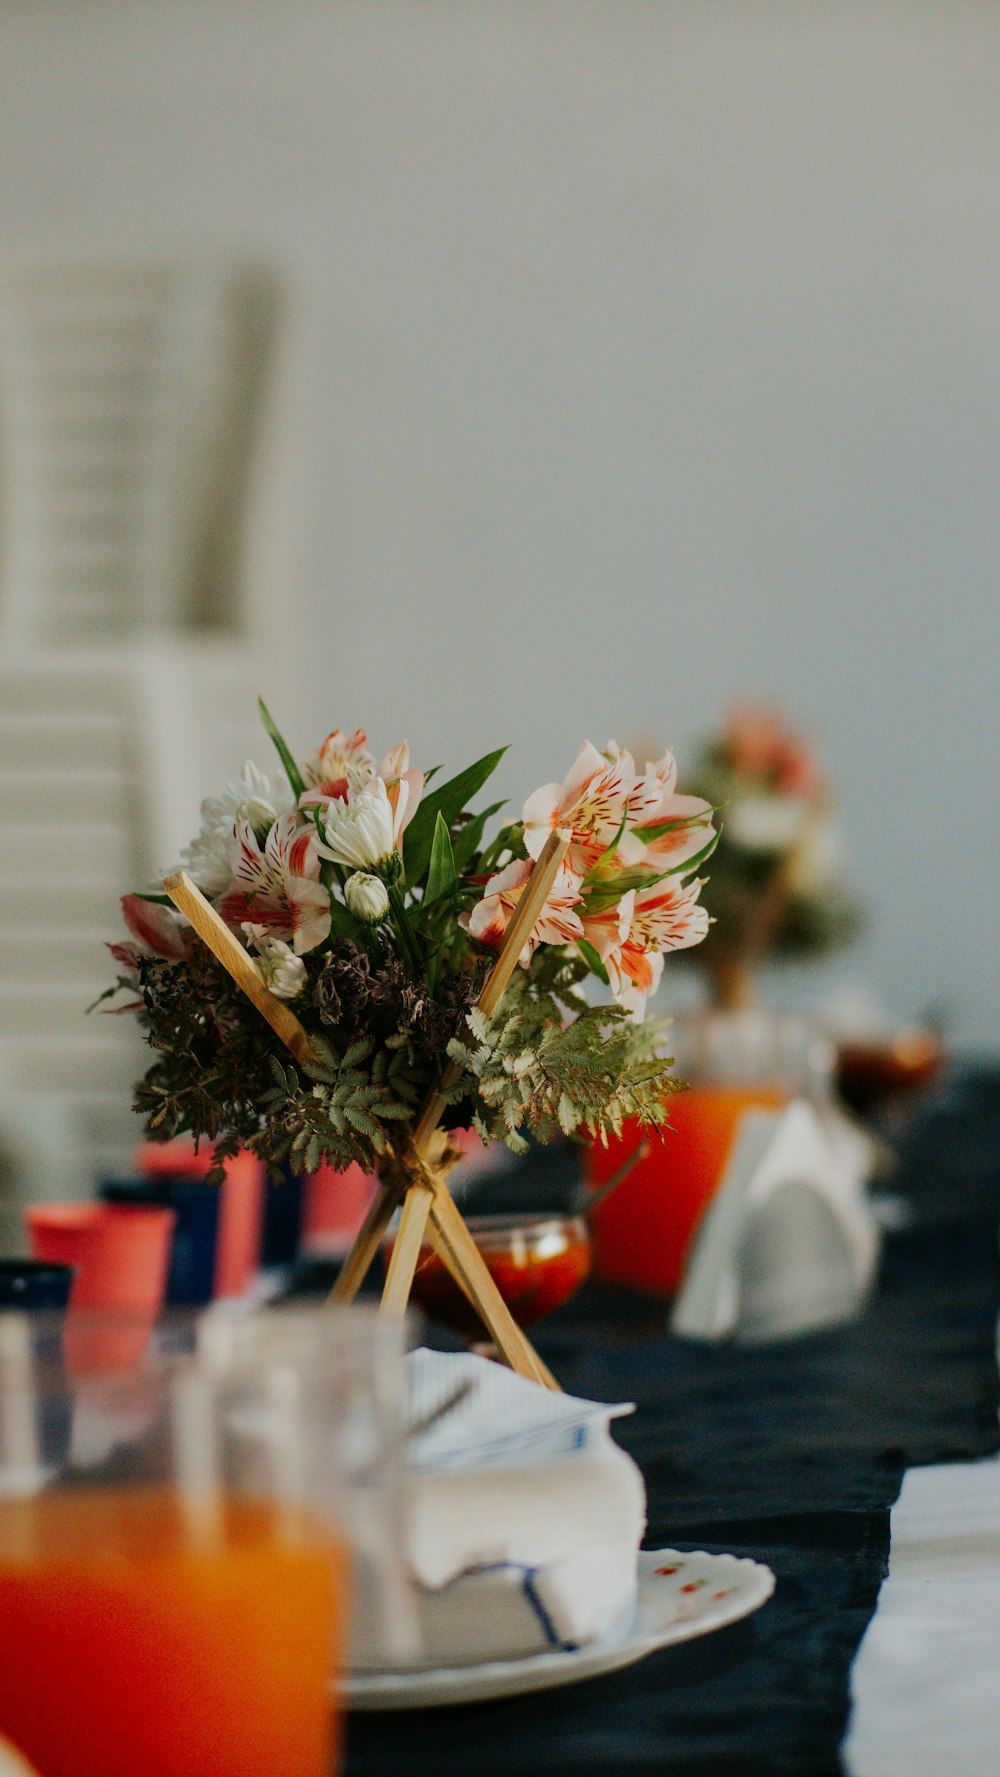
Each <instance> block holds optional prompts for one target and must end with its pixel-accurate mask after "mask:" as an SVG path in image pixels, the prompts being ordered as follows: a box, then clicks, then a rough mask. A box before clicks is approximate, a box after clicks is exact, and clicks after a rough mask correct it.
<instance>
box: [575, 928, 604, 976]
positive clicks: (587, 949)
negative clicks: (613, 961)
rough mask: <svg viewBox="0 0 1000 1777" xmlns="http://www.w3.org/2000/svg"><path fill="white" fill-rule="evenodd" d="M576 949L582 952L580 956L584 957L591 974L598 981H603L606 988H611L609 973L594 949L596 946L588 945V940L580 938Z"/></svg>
mask: <svg viewBox="0 0 1000 1777" xmlns="http://www.w3.org/2000/svg"><path fill="white" fill-rule="evenodd" d="M576 947H577V950H578V951H579V952H580V955H581V956H582V957H583V960H584V962H585V963H586V965H587V967H588V969H590V970H591V972H592V973H593V974H594V975H596V976H597V979H598V981H603V982H604V985H605V987H610V986H611V981H610V978H609V976H608V971H607V969H606V968H605V967H604V964H603V963H602V961H601V959H600V957H599V956H598V954H597V951H596V950H595V949H594V946H593V945H592V944H590V943H588V941H587V939H586V938H578V939H577V941H576Z"/></svg>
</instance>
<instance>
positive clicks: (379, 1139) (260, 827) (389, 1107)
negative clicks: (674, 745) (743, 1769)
mask: <svg viewBox="0 0 1000 1777" xmlns="http://www.w3.org/2000/svg"><path fill="white" fill-rule="evenodd" d="M261 712H262V716H263V719H264V723H265V727H266V728H267V730H268V732H269V734H270V736H271V738H272V740H273V741H274V743H275V746H276V749H277V753H278V757H279V761H280V769H278V770H276V771H274V772H273V773H272V772H265V771H262V770H260V769H258V767H257V766H255V765H252V764H248V765H247V766H246V767H245V769H244V771H243V774H242V776H241V778H240V779H239V781H238V782H236V783H231V784H229V785H227V787H226V788H225V790H224V791H223V793H222V794H221V796H218V797H216V798H212V799H209V800H208V801H206V802H204V803H203V804H202V825H201V830H200V832H199V833H198V834H197V836H196V837H195V839H194V840H193V841H192V843H191V844H190V845H189V846H188V847H187V849H186V851H185V853H184V854H183V856H184V868H185V870H186V872H187V874H188V876H189V877H190V879H191V880H192V881H193V882H194V883H195V884H196V885H197V887H198V888H199V889H200V890H201V892H202V894H203V895H204V896H205V897H206V898H207V899H208V900H209V901H210V902H211V904H212V905H213V906H214V908H215V909H216V911H217V912H218V914H219V915H220V917H221V918H222V920H223V921H224V922H225V924H226V925H227V926H228V928H229V929H230V931H231V932H232V933H233V935H234V936H235V937H236V938H237V940H238V941H239V942H240V944H241V945H242V946H243V947H244V948H245V950H246V952H247V955H248V956H249V957H250V958H251V959H252V961H253V964H254V966H255V968H256V969H257V970H258V971H259V974H260V977H261V979H262V980H263V982H264V983H265V985H266V986H267V987H268V988H269V989H270V991H271V993H272V994H273V995H275V996H276V997H277V998H279V999H281V1000H283V1001H286V1002H288V1003H289V1004H290V1006H291V1007H292V1009H293V1010H294V1012H295V1014H296V1016H297V1018H298V1019H299V1020H300V1022H301V1024H302V1025H303V1026H304V1027H305V1030H306V1031H307V1033H308V1036H309V1039H310V1047H311V1052H312V1061H311V1062H310V1064H309V1065H308V1066H306V1067H303V1066H299V1065H297V1064H296V1063H295V1062H293V1061H292V1059H291V1057H290V1056H289V1054H288V1052H287V1050H286V1049H285V1048H284V1047H283V1046H282V1044H281V1042H280V1041H279V1039H278V1038H277V1037H276V1036H275V1034H274V1032H273V1031H272V1030H271V1028H270V1026H269V1025H268V1024H267V1023H265V1021H264V1020H263V1018H261V1016H260V1015H259V1013H258V1012H257V1010H256V1009H255V1008H254V1007H253V1006H252V1004H251V1003H250V1001H249V1000H248V999H247V998H246V996H245V995H244V993H243V992H242V991H241V989H240V988H239V987H238V986H237V985H236V983H235V981H234V980H233V979H232V978H231V977H230V975H229V974H228V973H227V972H226V970H225V969H224V968H223V967H222V966H221V964H220V963H219V962H218V961H217V960H216V957H215V956H214V954H213V953H212V951H211V950H210V949H208V948H207V947H206V945H205V944H203V943H202V942H201V940H200V939H199V938H198V937H197V935H196V934H195V932H194V931H193V929H192V927H191V926H190V925H189V924H188V923H187V922H186V920H185V919H184V918H183V917H182V916H180V915H179V914H178V913H177V912H176V911H175V910H174V908H173V907H172V906H171V904H170V901H169V898H168V897H167V896H166V895H165V894H163V893H161V892H159V891H156V890H154V891H151V892H149V893H146V894H130V895H126V896H125V897H124V899H123V902H122V908H123V913H124V918H125V922H126V924H127V926H128V929H129V939H128V941H126V942H122V943H116V944H113V945H112V946H111V947H110V948H111V950H112V953H113V955H114V957H115V959H116V961H117V962H118V965H119V969H120V974H119V977H118V981H117V983H116V986H115V987H114V988H111V989H109V991H108V994H107V995H106V996H104V997H105V998H110V997H112V996H113V995H116V994H118V992H119V991H120V990H125V991H126V992H127V993H128V994H129V998H128V1000H127V1002H126V1003H125V1004H120V1005H117V1006H116V1007H115V1008H114V1009H115V1010H121V1011H126V1012H127V1011H133V1012H135V1013H136V1014H137V1015H138V1018H139V1020H140V1022H141V1024H142V1025H143V1027H144V1029H145V1032H146V1035H147V1037H148V1040H149V1042H150V1044H151V1045H152V1048H153V1050H154V1052H155V1058H154V1060H153V1064H152V1066H151V1067H150V1069H149V1071H148V1073H147V1074H146V1076H145V1078H144V1079H143V1080H142V1081H141V1082H140V1084H139V1085H138V1087H137V1090H136V1108H137V1109H138V1110H139V1111H140V1112H141V1113H142V1114H144V1116H145V1117H146V1119H147V1126H148V1128H149V1131H150V1133H151V1134H152V1135H153V1136H155V1137H158V1138H162V1139H164V1140H167V1139H169V1138H171V1137H173V1136H176V1135H178V1134H181V1133H185V1132H186V1133H189V1134H191V1135H193V1136H194V1137H195V1138H196V1140H201V1139H207V1140H210V1141H212V1142H214V1143H215V1144H216V1152H217V1154H218V1156H219V1157H220V1159H221V1157H222V1156H223V1155H225V1154H226V1153H227V1152H231V1151H232V1150H233V1149H234V1148H235V1147H236V1146H237V1145H243V1146H246V1147H248V1148H250V1149H252V1150H254V1151H255V1152H257V1153H259V1154H260V1155H261V1156H262V1157H263V1158H264V1159H265V1160H266V1161H268V1162H269V1163H270V1164H271V1165H272V1166H278V1165H280V1164H281V1163H282V1162H288V1163H289V1164H290V1165H291V1166H292V1168H293V1169H294V1170H297V1171H302V1170H305V1171H312V1170H314V1169H315V1168H316V1167H317V1166H318V1165H319V1164H320V1163H321V1162H322V1161H326V1162H328V1163H329V1164H330V1165H331V1166H333V1167H334V1168H337V1169H340V1168H343V1167H345V1166H347V1165H349V1164H350V1163H351V1162H352V1161H357V1162H359V1163H360V1164H361V1165H362V1166H363V1167H365V1168H366V1169H369V1170H371V1169H377V1168H378V1166H379V1164H380V1162H381V1161H382V1160H383V1159H384V1158H385V1156H387V1155H391V1154H393V1153H397V1154H398V1153H399V1152H401V1151H402V1150H403V1149H404V1148H405V1145H406V1141H407V1137H408V1133H409V1130H410V1128H411V1127H412V1124H413V1122H414V1120H415V1118H416V1116H417V1113H418V1111H419V1109H420V1106H421V1104H422V1103H423V1101H424V1099H425V1097H426V1095H427V1094H428V1092H429V1091H431V1090H432V1089H436V1088H441V1089H442V1090H443V1091H444V1096H445V1099H446V1103H447V1113H446V1118H445V1121H446V1124H447V1125H448V1126H450V1127H453V1128H457V1127H461V1126H472V1127H473V1128H475V1129H476V1130H477V1131H478V1133H479V1135H480V1136H481V1137H482V1139H483V1140H484V1141H491V1140H496V1139H500V1140H503V1141H505V1142H507V1143H508V1145H509V1146H511V1147H512V1148H514V1149H515V1150H516V1151H521V1150H522V1149H523V1148H524V1146H525V1141H526V1137H527V1136H533V1137H534V1138H536V1139H537V1140H540V1141H543V1142H544V1141H549V1140H551V1139H553V1138H554V1137H555V1136H556V1134H557V1133H559V1132H560V1131H561V1132H563V1133H564V1134H566V1135H568V1136H573V1137H578V1138H590V1139H598V1140H600V1139H606V1137H607V1136H608V1134H609V1133H611V1132H614V1131H617V1130H619V1129H620V1128H621V1126H622V1124H623V1122H624V1121H625V1119H626V1118H634V1119H638V1121H639V1122H640V1123H642V1124H644V1125H646V1126H650V1127H652V1126H656V1125H660V1124H663V1123H665V1121H666V1119H667V1096H668V1094H669V1092H670V1090H671V1089H672V1088H673V1086H674V1085H675V1082H674V1080H673V1078H672V1076H671V1074H670V1062H669V1059H668V1058H666V1056H665V1055H664V1053H663V1049H664V1044H663V1032H662V1027H661V1026H660V1025H658V1024H657V1023H655V1022H653V1021H651V1020H646V1019H645V1017H644V1012H645V1005H646V999H647V997H648V995H649V994H650V993H652V992H653V991H654V990H655V988H656V986H657V985H658V983H659V979H660V975H661V972H662V969H663V959H664V956H665V954H666V953H667V952H668V951H670V950H675V949H681V948H684V947H686V946H689V945H692V944H697V943H698V942H700V940H701V939H703V938H704V936H705V934H706V932H707V930H708V923H709V921H708V915H707V913H706V911H705V908H704V906H703V905H702V904H701V903H700V900H699V894H700V890H701V888H702V882H701V880H700V879H699V878H698V876H697V870H698V868H699V866H700V864H701V863H702V862H703V861H704V860H705V858H707V856H708V855H709V853H710V852H711V850H712V848H713V846H714V844H715V838H716V835H715V833H714V830H713V827H712V823H711V810H710V809H709V807H708V806H707V805H706V804H705V803H704V802H702V801H700V800H696V799H694V798H691V797H680V796H678V794H677V791H676V765H675V763H674V760H673V758H672V756H671V755H670V754H669V753H668V754H666V755H665V757H664V758H663V759H661V760H659V761H658V762H656V763H655V764H652V765H649V766H647V768H646V771H645V772H639V771H638V770H637V769H636V767H635V764H634V762H633V760H632V758H631V756H630V755H629V754H628V753H627V752H625V751H623V750H621V749H620V748H618V747H616V746H614V745H609V747H608V748H607V749H606V750H605V751H604V752H603V753H601V752H598V751H597V749H596V748H594V747H593V746H591V745H590V743H589V742H588V743H586V744H585V745H584V746H583V747H582V748H581V749H580V752H579V753H578V755H577V759H576V761H575V764H574V766H573V768H572V770H571V771H570V773H569V775H568V777H567V778H566V780H565V782H564V783H562V784H547V785H545V786H543V787H542V788H541V789H539V790H537V791H535V793H534V794H533V795H531V796H529V797H528V799H527V801H526V802H525V804H524V807H523V809H522V812H521V818H520V819H519V820H515V821H506V822H502V821H500V822H499V824H497V823H498V818H499V817H500V814H501V809H502V807H503V805H502V804H499V803H493V804H492V805H487V806H486V807H485V808H481V809H480V810H479V811H478V812H472V808H471V804H473V802H474V801H475V799H476V798H477V797H478V796H479V793H480V792H481V791H482V790H483V788H484V786H485V785H486V783H487V782H488V780H489V778H490V777H491V775H492V773H493V771H494V770H495V768H496V766H497V765H498V764H499V762H500V759H501V758H502V756H503V749H500V750H499V751H497V752H494V753H490V754H488V755H487V756H486V757H485V758H483V759H480V760H478V761H477V762H476V763H475V764H473V765H470V766H468V767H467V768H466V769H465V770H464V771H461V772H459V773H458V775H457V776H455V777H452V778H451V779H449V780H448V781H447V782H443V783H440V782H439V781H438V774H437V772H433V771H428V772H427V773H423V772H421V771H418V770H416V769H414V768H412V767H411V764H410V756H409V748H408V747H407V746H406V745H401V746H398V747H396V748H394V749H393V751H392V752H390V753H388V754H387V755H386V757H385V758H384V759H383V760H382V761H381V763H378V764H377V763H376V760H375V758H374V756H373V754H372V753H371V752H370V751H369V749H368V745H367V737H366V735H365V733H364V731H363V730H362V729H356V730H355V731H354V732H353V733H352V734H346V733H344V732H342V731H341V730H340V729H336V730H334V731H333V733H331V734H329V735H328V736H327V738H326V740H325V741H324V742H323V744H322V746H320V747H319V748H317V750H316V751H315V752H313V753H311V754H309V756H308V757H307V758H305V759H304V760H296V759H295V758H294V757H293V755H292V753H291V751H290V750H289V748H288V746H287V745H286V743H285V741H284V739H283V737H282V735H281V734H280V733H279V731H278V730H277V728H276V727H275V725H274V723H273V721H272V719H271V717H270V715H269V714H268V712H267V710H266V708H265V707H264V705H263V704H262V705H261ZM491 827H492V828H494V829H495V830H494V831H493V832H492V835H490V829H491ZM556 828H558V829H560V830H561V831H563V832H565V833H567V834H568V835H569V849H568V851H567V853H566V857H565V860H564V862H563V864H562V866H561V868H560V870H559V874H558V876H557V877H556V879H555V881H554V884H553V886H552V888H551V890H550V891H549V894H548V898H547V899H546V901H545V903H544V906H543V908H542V911H541V914H540V917H539V918H538V920H537V922H536V924H535V927H534V929H533V931H532V933H531V936H530V939H529V941H528V942H527V943H526V944H525V946H524V949H523V951H522V954H521V956H520V958H519V962H520V965H521V966H520V967H518V968H516V969H515V971H514V974H513V977H512V979H511V981H510V983H509V985H508V987H507V989H506V991H505V993H504V995H503V997H502V999H501V1001H500V1003H499V1005H498V1007H497V1008H496V1011H495V1013H494V1015H493V1016H492V1017H489V1018H487V1017H485V1016H484V1015H483V1014H482V1012H481V1011H480V1010H479V1009H478V1008H477V1004H476V1002H477V1000H478V997H479V994H480V992H481V990H482V988H483V985H484V983H485V980H486V978H487V976H488V974H489V971H490V968H491V965H492V964H493V962H494V961H495V958H496V953H497V952H498V950H499V948H500V946H501V945H502V943H503V939H504V934H505V932H506V929H507V926H508V924H509V922H510V920H511V919H512V917H513V915H514V911H515V909H516V907H517V904H518V901H519V899H520V897H521V895H522V894H523V893H524V890H525V887H526V885H527V884H528V882H529V881H530V879H531V876H532V872H533V871H534V869H535V867H536V860H537V859H538V857H539V856H540V854H541V853H542V851H543V848H544V846H545V843H546V840H547V839H548V837H549V835H550V834H551V833H552V832H553V831H554V830H555V829H556ZM588 984H591V985H593V984H600V986H602V987H603V988H605V989H607V990H608V991H609V992H610V996H611V998H610V1001H606V1002H605V1003H600V1004H594V1003H592V1002H593V994H592V992H591V991H590V987H589V986H588Z"/></svg>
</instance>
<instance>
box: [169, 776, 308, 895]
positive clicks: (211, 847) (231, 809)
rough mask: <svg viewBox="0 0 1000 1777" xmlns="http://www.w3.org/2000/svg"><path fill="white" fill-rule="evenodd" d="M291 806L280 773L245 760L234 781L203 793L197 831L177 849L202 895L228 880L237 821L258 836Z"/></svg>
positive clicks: (287, 787)
mask: <svg viewBox="0 0 1000 1777" xmlns="http://www.w3.org/2000/svg"><path fill="white" fill-rule="evenodd" d="M294 807H295V796H294V793H293V791H292V787H291V785H290V784H289V782H288V779H287V778H286V777H285V776H284V774H283V773H279V772H275V774H274V775H273V776H270V775H269V774H268V773H267V772H264V771H259V770H258V768H257V766H256V765H254V764H252V763H251V761H250V760H248V761H247V763H246V764H245V765H244V767H243V772H242V775H241V776H240V778H239V779H238V781H237V782H236V783H234V784H227V785H226V787H225V789H224V790H223V792H222V795H221V796H207V797H206V798H205V801H204V802H203V803H202V805H201V832H200V833H199V834H198V837H197V838H196V839H193V840H192V841H191V844H190V845H189V846H186V847H185V849H184V851H182V852H181V858H182V859H183V862H184V868H185V870H186V871H187V873H188V875H189V876H190V878H191V880H192V882H195V883H197V885H198V887H199V888H200V889H202V890H203V891H204V893H205V894H206V895H218V894H221V892H222V890H223V889H224V888H225V887H226V886H227V884H228V882H229V878H230V864H229V842H230V840H231V839H232V837H233V834H234V833H235V831H236V828H237V826H238V824H239V822H240V821H246V822H248V824H249V825H250V826H251V827H252V828H253V830H254V832H255V833H256V834H257V835H258V836H262V835H263V834H265V833H267V832H268V831H269V830H270V828H271V827H272V826H273V824H274V822H275V821H276V820H278V818H279V817H280V816H281V815H285V814H290V813H291V811H292V809H293V808H294Z"/></svg>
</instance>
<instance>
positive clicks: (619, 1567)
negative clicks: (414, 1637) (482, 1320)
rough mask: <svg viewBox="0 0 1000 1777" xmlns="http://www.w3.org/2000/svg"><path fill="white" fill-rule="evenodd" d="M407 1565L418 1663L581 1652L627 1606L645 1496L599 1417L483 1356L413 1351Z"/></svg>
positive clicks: (615, 1625) (587, 1405)
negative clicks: (417, 1622)
mask: <svg viewBox="0 0 1000 1777" xmlns="http://www.w3.org/2000/svg"><path fill="white" fill-rule="evenodd" d="M407 1361H408V1365H409V1376H410V1405H409V1416H410V1420H411V1423H412V1422H414V1421H418V1420H423V1419H425V1418H426V1417H427V1415H428V1414H429V1413H431V1412H433V1410H434V1407H435V1406H436V1405H438V1404H441V1403H443V1402H445V1401H447V1400H448V1399H450V1398H451V1397H452V1396H453V1394H454V1393H455V1391H456V1389H457V1388H458V1386H459V1385H461V1384H463V1383H467V1382H469V1381H471V1383H472V1388H471V1390H470V1392H468V1393H467V1394H466V1395H465V1396H464V1397H463V1398H462V1400H461V1401H459V1402H458V1403H457V1404H456V1405H455V1406H454V1407H453V1408H452V1409H451V1410H450V1411H447V1412H444V1413H442V1415H441V1417H440V1418H438V1419H436V1420H434V1421H433V1422H432V1423H431V1424H430V1425H429V1426H428V1428H427V1430H426V1431H424V1432H423V1433H421V1434H418V1435H417V1436H415V1437H414V1438H412V1439H411V1449H410V1465H409V1466H410V1487H409V1495H410V1497H409V1521H408V1527H407V1537H406V1549H407V1560H408V1565H409V1567H410V1570H411V1573H412V1575H413V1578H414V1580H415V1582H416V1584H417V1588H418V1593H419V1597H420V1608H421V1619H422V1625H423V1630H424V1637H425V1648H424V1660H425V1662H426V1663H428V1664H432V1665H443V1664H448V1665H463V1664H470V1663H473V1662H477V1661H480V1660H486V1659H510V1658H516V1657H518V1656H523V1655H525V1654H530V1653H540V1652H543V1651H545V1650H546V1649H552V1648H566V1647H578V1646H581V1645H584V1644H585V1643H587V1642H592V1641H595V1640H599V1639H601V1638H602V1637H605V1636H608V1635H611V1634H613V1633H615V1632H616V1631H617V1630H618V1629H619V1628H624V1627H625V1626H627V1623H628V1622H629V1621H631V1617H632V1614H633V1613H634V1609H635V1599H636V1583H637V1582H636V1572H637V1555H638V1549H639V1544H640V1542H641V1540H642V1535H643V1531H644V1529H645V1490H644V1488H643V1483H642V1476H641V1475H640V1473H639V1470H638V1469H637V1468H636V1466H635V1463H634V1462H632V1460H631V1458H630V1457H628V1456H626V1454H625V1453H624V1451H622V1450H619V1449H618V1447H617V1445H616V1444H614V1443H613V1442H612V1439H611V1435H610V1431H609V1425H610V1421H611V1419H612V1418H614V1417H616V1416H617V1415H619V1414H621V1413H626V1412H630V1411H631V1410H632V1409H631V1407H630V1406H628V1405H625V1406H607V1405H603V1404H600V1403H598V1402H595V1401H583V1400H577V1399H574V1398H573V1397H572V1396H570V1395H561V1394H556V1393H553V1392H552V1391H551V1390H549V1389H545V1388H541V1387H540V1386H539V1385H538V1384H537V1383H534V1382H527V1381H525V1380H524V1379H523V1378H521V1377H519V1376H515V1375H513V1373H512V1372H511V1371H510V1370H506V1369H503V1368H502V1367H501V1366H500V1365H498V1364H492V1363H489V1362H488V1361H487V1360H486V1359H484V1358H477V1357H473V1356H470V1355H465V1354H458V1355H453V1354H451V1353H444V1352H429V1351H417V1352H411V1354H410V1357H409V1359H408V1360H407Z"/></svg>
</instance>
